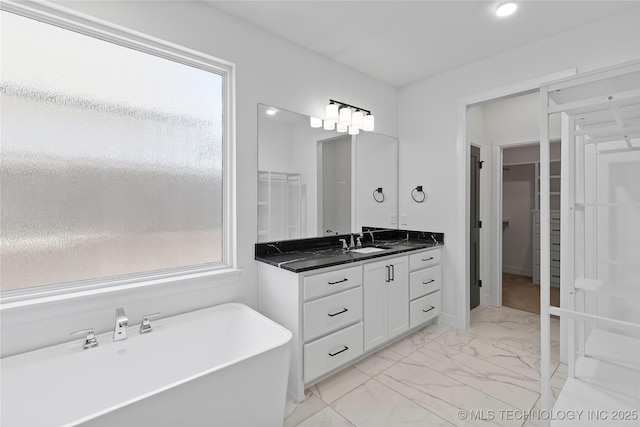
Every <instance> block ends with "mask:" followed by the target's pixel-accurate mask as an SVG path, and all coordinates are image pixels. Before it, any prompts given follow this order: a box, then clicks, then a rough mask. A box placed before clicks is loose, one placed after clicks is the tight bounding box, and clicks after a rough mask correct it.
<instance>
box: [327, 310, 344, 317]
mask: <svg viewBox="0 0 640 427" xmlns="http://www.w3.org/2000/svg"><path fill="white" fill-rule="evenodd" d="M347 311H349V310H348V309H346V308H345V309H343V310H342V311H339V312H337V313H327V314H328V315H329V317H333V316H337V315H338V314H342V313H346V312H347Z"/></svg>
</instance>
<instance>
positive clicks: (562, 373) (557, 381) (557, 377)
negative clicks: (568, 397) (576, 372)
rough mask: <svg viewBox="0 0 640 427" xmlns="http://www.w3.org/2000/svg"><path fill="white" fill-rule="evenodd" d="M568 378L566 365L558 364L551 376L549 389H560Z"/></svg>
mask: <svg viewBox="0 0 640 427" xmlns="http://www.w3.org/2000/svg"><path fill="white" fill-rule="evenodd" d="M568 376H569V368H568V367H567V365H566V364H564V363H560V364H558V367H557V368H556V370H555V372H553V375H551V387H555V388H557V389H562V387H564V383H566V382H567V377H568Z"/></svg>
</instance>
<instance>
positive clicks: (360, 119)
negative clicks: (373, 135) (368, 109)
mask: <svg viewBox="0 0 640 427" xmlns="http://www.w3.org/2000/svg"><path fill="white" fill-rule="evenodd" d="M363 124H364V112H363V111H362V110H356V111H354V112H353V114H351V126H354V127H357V128H360V129H362V125H363Z"/></svg>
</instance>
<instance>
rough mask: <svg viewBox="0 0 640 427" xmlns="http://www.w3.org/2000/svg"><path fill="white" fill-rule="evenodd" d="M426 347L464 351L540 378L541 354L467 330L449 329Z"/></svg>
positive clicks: (438, 349)
mask: <svg viewBox="0 0 640 427" xmlns="http://www.w3.org/2000/svg"><path fill="white" fill-rule="evenodd" d="M425 347H426V348H430V349H432V350H437V351H440V352H442V353H444V354H452V353H453V354H455V353H459V352H463V353H465V354H468V355H469V356H473V357H477V358H479V359H482V360H484V361H486V362H490V363H493V364H494V365H497V366H501V367H503V368H507V369H509V370H511V371H514V372H517V373H519V374H522V375H526V376H528V377H530V378H532V379H535V380H537V379H539V378H540V357H539V356H537V355H534V354H533V353H530V352H528V351H526V350H522V349H515V348H512V347H508V346H503V347H498V346H497V345H495V344H494V343H493V342H492V341H490V340H486V339H484V338H480V337H478V336H475V335H471V334H467V333H465V332H458V331H455V330H451V331H448V332H446V333H444V334H442V335H440V336H439V337H438V338H436V339H435V340H433V341H431V342H430V343H428V344H427V345H426V346H425ZM556 365H557V362H556V363H553V364H552V366H551V369H552V371H553V370H554V369H555V368H556Z"/></svg>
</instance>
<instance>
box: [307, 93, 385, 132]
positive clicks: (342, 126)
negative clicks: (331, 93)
mask: <svg viewBox="0 0 640 427" xmlns="http://www.w3.org/2000/svg"><path fill="white" fill-rule="evenodd" d="M311 123H312V124H311V127H314V126H313V123H315V122H314V118H311ZM318 127H319V126H318ZM334 128H335V129H336V130H337V131H338V132H347V131H348V132H349V135H357V134H358V133H359V132H360V131H361V130H364V131H367V132H371V131H373V129H374V128H375V122H374V118H373V114H371V111H369V110H365V109H364V108H360V107H356V106H354V105H350V104H347V103H345V102H340V101H336V100H334V99H330V100H329V104H327V106H326V108H325V119H324V129H326V130H333V129H334Z"/></svg>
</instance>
